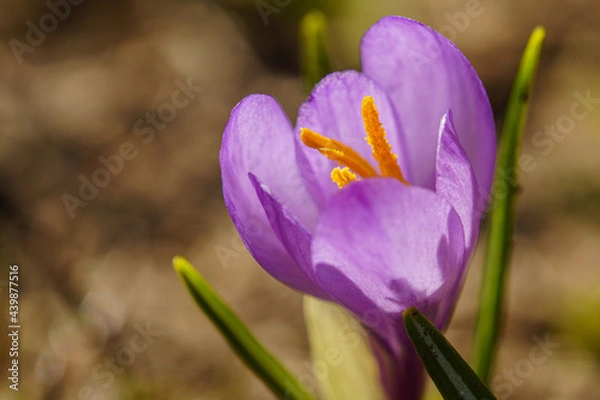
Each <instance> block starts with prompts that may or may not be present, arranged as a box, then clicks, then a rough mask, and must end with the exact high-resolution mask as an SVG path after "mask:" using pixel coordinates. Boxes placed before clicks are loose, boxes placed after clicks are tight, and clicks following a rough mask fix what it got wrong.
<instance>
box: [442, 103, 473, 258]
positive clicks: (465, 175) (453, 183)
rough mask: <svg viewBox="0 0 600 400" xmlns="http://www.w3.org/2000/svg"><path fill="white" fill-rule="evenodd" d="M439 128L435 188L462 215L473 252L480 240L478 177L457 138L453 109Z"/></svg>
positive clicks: (469, 247) (469, 251) (466, 235)
mask: <svg viewBox="0 0 600 400" xmlns="http://www.w3.org/2000/svg"><path fill="white" fill-rule="evenodd" d="M439 132H440V133H439V139H438V146H437V158H436V169H435V174H436V176H435V192H436V193H437V194H438V195H440V196H442V197H443V198H444V199H446V200H447V201H448V203H450V205H451V206H452V207H453V208H454V210H455V211H456V213H457V214H458V216H459V217H460V220H461V221H462V224H463V230H464V233H465V244H466V246H467V254H470V253H471V250H472V249H473V246H474V245H475V242H476V241H477V236H478V234H479V221H480V219H481V213H480V211H479V210H478V198H479V194H478V192H477V179H476V178H475V173H474V172H473V169H472V168H471V164H470V163H469V158H468V157H467V154H466V153H465V151H464V150H463V148H462V146H461V145H460V143H459V142H458V136H457V135H456V130H455V129H454V124H453V122H452V112H451V111H450V110H448V112H447V113H446V114H445V115H444V118H442V122H441V123H440V130H439Z"/></svg>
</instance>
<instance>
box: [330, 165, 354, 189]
mask: <svg viewBox="0 0 600 400" xmlns="http://www.w3.org/2000/svg"><path fill="white" fill-rule="evenodd" d="M331 180H332V181H334V182H335V183H337V185H338V187H339V188H340V189H341V188H343V187H344V186H346V185H347V184H349V183H350V182H354V181H355V180H356V175H354V174H353V173H352V171H350V168H348V167H344V168H340V167H335V168H334V169H332V170H331Z"/></svg>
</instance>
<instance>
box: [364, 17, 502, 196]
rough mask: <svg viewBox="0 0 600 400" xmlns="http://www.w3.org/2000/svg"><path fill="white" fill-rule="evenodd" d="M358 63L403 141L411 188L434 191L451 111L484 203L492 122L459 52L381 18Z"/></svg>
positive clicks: (403, 22) (419, 28)
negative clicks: (441, 137) (381, 94)
mask: <svg viewBox="0 0 600 400" xmlns="http://www.w3.org/2000/svg"><path fill="white" fill-rule="evenodd" d="M361 60H362V67H363V72H364V73H365V74H367V75H368V76H369V77H371V78H372V79H374V80H375V81H376V82H377V83H378V84H379V85H381V87H383V88H384V90H385V91H386V92H387V94H388V96H389V97H390V99H391V101H392V104H393V107H394V109H395V112H396V115H397V120H398V123H399V124H400V125H401V127H402V130H403V132H404V134H405V135H406V139H405V140H406V145H407V150H406V151H405V152H404V154H405V155H406V157H407V158H406V161H407V163H408V164H409V167H408V168H409V170H410V176H411V178H412V180H411V183H414V184H417V185H420V186H425V187H428V188H433V187H434V182H435V157H436V154H435V149H436V143H437V132H438V125H439V122H440V119H441V118H442V116H443V115H444V114H445V112H446V110H448V109H451V110H452V112H453V113H454V123H455V125H456V130H457V132H458V135H459V138H460V142H461V143H462V146H463V148H464V149H465V152H466V153H467V155H468V157H469V159H470V160H471V165H472V166H473V170H474V171H475V175H476V176H477V182H478V183H479V188H478V191H479V192H480V193H482V194H484V195H485V196H486V198H487V195H488V194H489V192H490V188H491V184H492V178H493V170H494V163H495V154H496V135H495V126H494V119H493V115H492V110H491V107H490V103H489V99H488V97H487V94H486V92H485V89H484V87H483V85H482V83H481V80H480V79H479V77H478V76H477V73H476V72H475V70H474V69H473V67H472V66H471V64H470V63H469V61H468V60H467V59H466V58H465V56H464V55H463V54H462V53H461V52H460V50H458V48H456V46H455V45H454V44H453V43H452V42H451V41H449V40H448V39H446V38H445V37H444V36H442V35H441V34H439V33H438V32H436V31H434V30H433V29H431V28H429V27H427V26H425V25H423V24H421V23H419V22H417V21H414V20H411V19H408V18H403V17H385V18H383V19H381V20H380V21H379V22H377V23H376V24H375V25H373V26H372V27H371V28H370V29H369V30H368V31H367V33H366V34H365V35H364V37H363V39H362V43H361Z"/></svg>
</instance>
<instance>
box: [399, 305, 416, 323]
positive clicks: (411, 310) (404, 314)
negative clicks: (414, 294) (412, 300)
mask: <svg viewBox="0 0 600 400" xmlns="http://www.w3.org/2000/svg"><path fill="white" fill-rule="evenodd" d="M417 314H419V310H417V307H415V306H410V307H408V308H407V309H406V310H404V311H403V312H402V318H403V319H404V320H405V321H406V320H407V319H408V318H411V317H414V316H415V315H417Z"/></svg>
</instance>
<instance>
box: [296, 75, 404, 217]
mask: <svg viewBox="0 0 600 400" xmlns="http://www.w3.org/2000/svg"><path fill="white" fill-rule="evenodd" d="M365 96H371V97H373V98H374V99H375V105H376V106H377V109H378V111H379V114H380V118H381V122H382V124H383V126H384V128H385V130H386V133H387V138H388V141H389V143H390V144H391V146H392V151H394V152H395V153H396V154H398V161H399V162H400V166H401V167H403V166H404V165H403V164H404V162H403V156H402V149H403V148H404V147H405V146H404V145H403V144H402V143H401V142H400V141H401V138H402V137H403V136H402V135H401V134H399V132H398V128H397V124H396V121H395V116H394V112H393V110H392V107H391V105H390V101H389V100H388V97H387V95H386V94H385V92H384V91H383V90H382V89H381V88H380V87H379V85H377V84H376V83H375V82H374V81H373V80H371V79H370V78H368V77H367V76H366V75H364V74H361V73H359V72H357V71H344V72H334V73H332V74H329V75H327V76H326V77H325V78H323V80H321V82H319V83H318V84H317V85H316V86H315V88H314V89H313V91H312V93H311V94H310V96H309V98H308V100H306V102H304V103H303V104H302V106H301V107H300V110H299V112H298V120H297V121H296V135H298V136H299V135H300V128H308V129H311V130H313V131H315V132H318V133H320V134H321V135H324V136H327V137H329V138H332V139H335V140H339V141H341V142H343V143H344V144H346V145H348V146H350V147H352V148H353V149H354V150H356V151H357V152H358V153H359V154H360V155H361V156H363V157H364V158H365V159H366V160H368V161H369V162H371V164H372V165H373V166H374V167H375V168H377V163H376V162H375V160H374V159H373V155H372V150H371V147H370V146H369V145H368V143H367V141H366V140H365V136H366V132H365V128H364V122H363V119H362V113H361V108H362V101H363V99H364V97H365ZM300 146H301V148H300V149H299V151H298V159H299V160H298V162H299V164H300V165H302V168H303V170H305V177H306V178H307V181H308V182H309V183H311V185H312V189H313V196H314V197H315V198H317V199H318V204H319V205H320V206H321V207H322V206H324V205H325V203H326V202H327V200H328V199H329V198H330V197H331V196H332V195H334V194H336V193H337V192H338V191H339V189H338V187H337V185H336V184H335V183H333V182H332V181H331V177H330V174H331V170H332V169H333V168H334V167H336V166H337V163H335V162H333V161H330V160H328V159H327V158H325V157H324V156H323V155H321V154H320V153H319V152H318V151H316V150H314V149H311V148H308V147H306V146H304V145H303V144H301V143H300Z"/></svg>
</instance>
